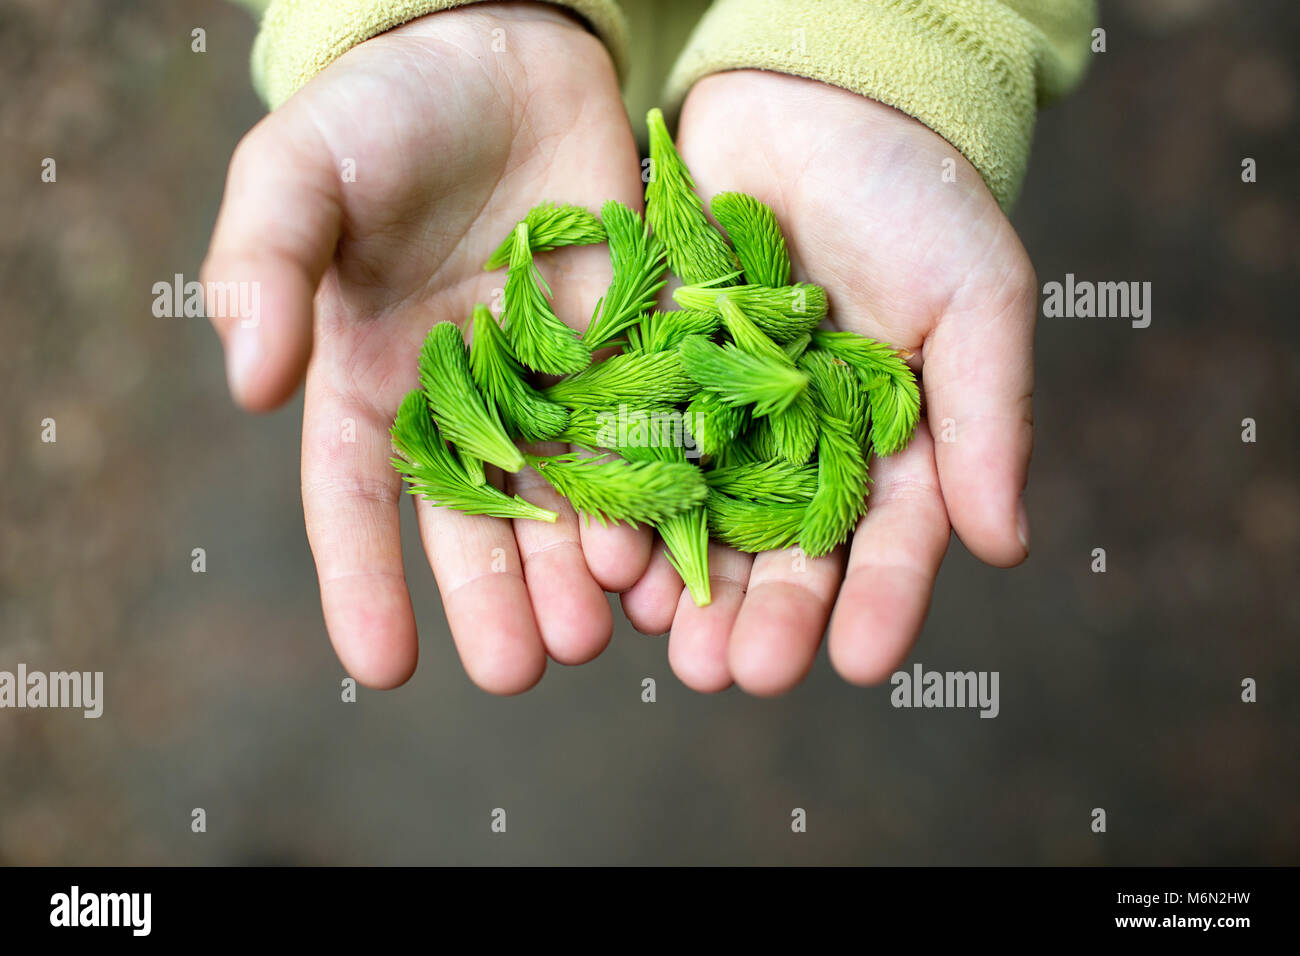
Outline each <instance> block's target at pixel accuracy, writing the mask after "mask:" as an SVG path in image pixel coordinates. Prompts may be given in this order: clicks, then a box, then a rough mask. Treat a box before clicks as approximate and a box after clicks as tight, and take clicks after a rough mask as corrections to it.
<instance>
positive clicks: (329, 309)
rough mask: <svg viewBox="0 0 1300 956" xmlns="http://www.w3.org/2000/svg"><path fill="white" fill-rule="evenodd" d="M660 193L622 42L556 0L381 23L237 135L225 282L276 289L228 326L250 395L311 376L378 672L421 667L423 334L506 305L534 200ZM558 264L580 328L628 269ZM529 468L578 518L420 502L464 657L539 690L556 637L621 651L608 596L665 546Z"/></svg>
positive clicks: (360, 641)
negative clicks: (642, 152)
mask: <svg viewBox="0 0 1300 956" xmlns="http://www.w3.org/2000/svg"><path fill="white" fill-rule="evenodd" d="M640 192H641V181H640V167H639V162H638V157H637V153H636V146H635V143H634V140H633V136H632V133H631V131H630V128H629V125H628V121H627V116H626V113H625V112H624V108H623V104H622V101H621V99H620V97H619V91H618V85H617V81H616V79H615V75H614V69H613V67H612V65H611V63H610V60H609V57H608V55H607V53H606V51H605V49H604V47H603V46H602V45H601V43H600V42H599V41H598V40H597V39H596V38H595V37H593V36H592V35H591V34H589V33H588V32H587V31H586V30H585V29H583V27H582V26H581V25H580V24H579V23H578V22H577V21H576V20H574V19H572V18H571V17H570V16H569V15H568V14H566V13H563V12H561V11H560V10H558V9H557V8H554V7H550V6H548V5H546V4H538V3H523V4H513V3H492V4H475V5H472V6H468V7H463V8H459V9H455V10H451V11H446V12H442V13H437V14H434V15H432V16H428V17H425V18H422V19H420V20H416V21H414V22H412V23H410V24H407V25H405V26H403V27H401V28H399V29H395V30H392V31H390V32H388V33H385V34H383V35H381V36H378V37H376V38H374V39H372V40H369V41H367V42H366V43H363V44H361V45H359V46H358V47H356V48H354V49H353V50H351V51H349V52H348V53H346V54H344V55H343V56H342V57H340V58H339V59H338V60H337V61H335V62H334V63H333V64H332V65H330V66H329V67H328V68H326V69H325V70H324V71H323V72H322V73H321V74H320V75H319V76H318V77H316V78H315V79H314V80H312V81H311V82H310V83H309V84H308V85H307V86H305V87H304V88H303V89H302V90H301V91H299V92H298V93H297V94H296V95H295V96H294V97H292V98H291V99H290V100H289V101H288V102H287V103H286V104H284V105H283V106H282V107H281V108H280V109H278V110H276V111H275V112H273V113H272V114H270V115H269V116H267V117H266V118H265V119H264V120H263V121H262V122H261V123H259V124H258V125H257V126H256V127H255V128H254V129H253V130H252V131H250V132H249V134H248V135H247V136H246V137H245V139H244V140H243V141H242V142H241V143H240V145H239V147H238V149H237V150H236V152H235V155H234V157H233V159H232V161H231V164H230V172H229V177H228V180H227V184H226V193H225V197H224V200H223V203H222V207H221V212H220V215H219V217H218V221H217V225H216V228H215V231H214V234H213V237H212V243H211V248H210V251H209V254H208V257H207V260H206V262H205V263H204V270H203V277H204V280H205V281H207V282H220V283H229V282H247V283H256V284H257V288H258V290H259V294H258V300H257V301H258V304H259V307H260V308H259V311H260V314H259V315H258V316H257V317H256V322H254V321H253V318H252V317H249V316H247V315H245V316H242V317H241V316H239V315H236V314H231V315H228V316H225V317H221V316H218V317H216V318H214V324H215V325H216V327H217V331H218V333H219V334H220V336H221V338H222V341H223V343H224V347H225V351H226V361H227V369H228V376H229V379H230V387H231V390H232V392H233V394H234V396H235V398H236V400H237V401H238V402H239V403H240V404H242V405H243V406H244V407H246V408H248V409H250V410H266V409H270V408H273V407H276V406H277V405H279V404H281V403H283V402H284V401H285V400H286V399H287V398H288V397H289V396H290V395H292V394H293V393H294V392H295V391H296V389H297V387H298V385H299V383H300V382H301V381H302V380H303V377H304V376H305V377H306V394H305V406H304V418H303V441H302V497H303V508H304V512H305V516H306V524H307V533H308V538H309V540H310V543H311V548H312V552H313V554H314V556H315V559H316V568H317V573H318V576H319V578H320V590H321V603H322V606H323V610H324V615H325V623H326V626H327V629H328V631H329V635H330V638H331V640H332V642H333V644H334V647H335V649H336V651H337V653H338V656H339V658H340V659H341V661H342V663H343V665H344V667H345V668H346V669H347V670H348V672H349V673H351V674H352V675H353V676H355V677H356V678H357V679H358V680H359V681H361V682H362V683H363V684H367V685H369V686H373V687H392V686H395V685H397V684H400V683H402V682H403V681H405V680H406V679H407V678H408V677H409V676H410V675H411V673H412V672H413V670H414V668H415V663H416V657H417V640H416V625H415V618H414V615H413V612H412V607H411V600H410V596H409V593H408V590H407V586H406V580H405V575H404V571H403V566H402V551H401V541H400V534H399V512H398V503H399V501H400V499H401V497H402V484H401V482H400V480H399V478H398V476H397V474H396V472H395V471H394V470H393V468H392V467H391V466H390V464H389V459H390V457H391V449H390V443H389V435H388V429H389V426H390V424H391V423H392V420H393V416H394V414H395V412H396V410H397V407H398V405H399V403H400V402H401V399H402V397H403V395H404V394H405V393H406V392H407V391H409V390H410V389H411V388H414V387H416V386H417V385H418V377H417V372H416V358H417V355H418V353H419V346H420V343H421V341H422V340H423V339H424V336H425V334H426V333H427V332H428V330H429V328H430V326H432V325H433V324H434V323H435V322H438V321H441V320H447V319H450V320H454V321H457V322H461V323H464V321H465V320H466V319H467V318H468V317H469V315H470V312H471V309H472V307H473V305H474V304H475V303H476V302H484V303H494V300H495V299H496V298H497V296H498V293H497V290H498V289H499V288H500V287H501V286H502V285H503V284H504V275H503V274H502V273H485V272H484V271H483V268H482V265H483V262H484V261H485V260H486V259H487V257H488V256H489V254H490V253H491V252H492V251H493V249H494V248H495V247H496V245H497V244H498V243H499V242H500V241H501V240H502V239H503V238H505V236H506V235H507V234H508V233H509V231H510V229H511V227H512V226H513V225H514V223H515V222H516V221H517V220H518V219H519V218H521V217H522V216H523V214H524V213H525V212H526V211H527V210H528V209H529V208H530V207H531V206H533V205H535V204H536V203H537V202H540V201H542V200H548V199H549V200H554V201H557V202H568V203H576V204H578V205H582V206H585V207H587V208H589V209H592V210H598V209H599V208H600V205H601V203H602V202H604V201H605V200H607V199H618V200H621V201H623V202H625V203H627V204H629V205H631V206H632V207H633V208H640V202H641V199H640ZM538 264H539V266H540V268H541V269H542V271H543V274H544V275H545V276H546V277H547V279H548V280H549V281H550V283H551V287H552V289H553V290H554V291H555V293H556V296H557V298H556V301H555V309H556V312H557V314H558V315H560V316H561V317H562V318H565V319H566V320H567V321H569V322H570V324H572V325H574V326H575V327H578V328H581V327H582V326H583V325H584V324H585V322H586V321H587V319H588V318H589V316H590V313H591V308H592V304H593V303H594V302H595V301H596V298H597V297H598V296H599V295H600V294H601V292H602V291H603V290H604V287H605V285H606V284H607V283H608V281H609V275H610V271H609V265H608V257H607V253H606V251H605V249H604V247H603V246H590V247H586V248H575V249H568V250H561V251H557V252H553V253H547V254H546V255H544V256H541V257H539V260H538ZM550 450H559V449H558V448H553V449H550ZM506 482H507V485H508V486H509V490H511V491H512V492H517V493H519V494H521V495H522V496H523V497H525V498H528V499H529V500H531V501H533V502H536V503H537V504H539V505H542V506H544V507H547V508H550V509H553V510H555V511H558V512H559V513H560V518H559V520H558V521H557V522H556V523H555V524H554V525H550V524H545V523H542V522H536V521H527V522H525V521H521V522H518V523H517V524H513V525H512V523H511V522H509V521H505V520H501V519H494V518H485V517H474V516H468V515H463V514H460V513H457V512H453V511H449V510H447V509H444V508H434V507H433V506H431V505H430V504H429V503H428V502H427V501H419V502H418V504H417V511H418V515H419V528H420V535H421V538H422V541H423V544H424V549H425V552H426V553H427V555H428V558H429V562H430V564H431V566H432V568H433V572H434V575H435V577H436V579H437V582H438V587H439V589H440V590H441V593H442V597H443V602H444V605H445V608H446V613H447V620H448V623H449V625H450V628H451V631H452V634H453V636H454V638H455V641H456V646H457V649H458V651H459V653H460V656H461V660H462V662H463V664H464V666H465V668H466V670H467V672H468V673H469V675H470V676H471V678H472V679H473V680H474V681H475V682H476V683H478V684H479V685H480V686H482V687H483V688H485V689H487V690H490V691H493V692H497V693H513V692H518V691H521V690H524V689H526V688H528V687H530V686H531V685H532V684H534V683H535V682H536V681H537V680H538V679H539V678H540V677H541V675H542V672H543V670H544V669H545V666H546V660H547V656H548V655H549V656H550V657H552V658H554V659H555V660H557V661H560V662H562V663H579V662H582V661H585V660H588V659H590V658H591V657H594V656H595V655H596V654H598V653H599V652H600V651H601V649H602V648H603V647H604V646H605V644H606V643H607V642H608V640H609V636H610V632H611V629H612V620H611V615H610V610H609V605H608V603H607V600H606V597H605V594H604V591H605V590H606V589H608V590H613V591H620V590H624V589H626V588H627V587H628V586H630V585H631V584H632V583H633V582H634V581H636V580H637V579H638V578H640V577H641V575H642V572H643V571H644V569H645V567H646V564H647V562H648V561H649V557H650V537H649V533H648V532H646V531H645V530H639V531H634V530H631V529H629V528H626V527H620V526H612V527H610V528H602V527H600V526H599V525H594V524H593V525H592V526H590V527H588V526H586V525H582V526H580V525H579V522H578V520H577V518H576V516H575V515H574V512H573V509H572V508H571V507H569V506H568V504H567V502H565V501H563V500H562V499H561V498H560V497H559V496H558V495H556V494H555V493H554V492H553V491H552V490H551V488H550V487H549V486H548V485H546V484H545V483H544V482H542V481H541V479H540V478H539V477H538V476H536V475H535V474H533V473H531V472H530V471H529V469H525V470H524V472H522V473H520V474H519V475H517V476H515V475H511V476H506Z"/></svg>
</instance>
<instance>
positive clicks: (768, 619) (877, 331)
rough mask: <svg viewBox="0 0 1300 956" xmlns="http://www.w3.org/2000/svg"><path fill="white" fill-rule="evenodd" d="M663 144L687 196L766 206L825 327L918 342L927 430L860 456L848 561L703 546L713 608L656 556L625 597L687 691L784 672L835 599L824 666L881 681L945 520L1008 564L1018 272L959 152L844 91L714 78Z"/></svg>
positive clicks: (779, 685)
mask: <svg viewBox="0 0 1300 956" xmlns="http://www.w3.org/2000/svg"><path fill="white" fill-rule="evenodd" d="M679 144H680V146H681V149H682V152H683V155H684V157H685V159H686V162H687V164H688V166H689V167H690V168H691V170H692V172H693V174H694V175H695V178H696V181H697V185H698V186H699V189H700V192H701V194H702V195H704V196H706V197H707V196H709V195H712V194H713V193H715V192H719V191H722V190H740V191H743V192H748V193H752V194H754V195H756V196H757V197H759V198H760V199H762V200H764V201H765V202H767V203H769V204H770V205H771V206H772V207H773V208H774V209H775V211H776V215H777V218H778V220H779V221H780V222H781V223H782V226H783V228H784V231H785V233H786V236H787V239H788V241H789V244H790V248H791V257H792V260H793V265H794V271H795V274H796V277H797V278H800V279H805V280H808V281H812V282H815V283H817V284H819V285H822V286H824V287H825V288H826V289H827V292H828V297H829V299H830V302H831V309H832V320H833V321H834V323H835V324H836V325H838V326H839V327H840V328H844V329H849V330H852V331H855V332H859V333H861V334H863V335H868V336H871V337H873V338H878V339H882V340H885V341H888V342H891V343H893V344H895V345H898V346H901V347H905V348H907V349H910V350H911V351H913V352H914V353H915V360H914V361H915V364H916V365H918V366H919V367H920V368H921V370H922V372H923V384H924V391H925V396H926V401H927V405H928V416H929V424H930V429H931V430H933V432H934V435H935V437H936V438H939V439H940V441H938V442H934V441H932V440H931V438H930V436H929V435H927V434H925V432H926V427H925V426H926V423H925V422H922V426H921V428H919V429H918V435H917V438H916V439H915V440H914V441H913V443H912V445H911V446H910V447H909V449H908V450H907V451H906V452H904V453H902V454H900V455H897V456H895V457H893V458H891V459H884V460H882V459H876V460H875V461H874V462H873V465H872V478H873V482H874V483H873V486H872V491H871V501H872V508H871V510H870V512H869V514H868V517H867V518H865V519H864V521H863V523H862V525H860V527H859V530H858V534H857V535H856V536H855V539H854V544H853V546H852V551H851V554H849V555H845V554H843V553H836V554H832V555H830V556H827V557H825V558H821V559H817V560H815V561H806V562H805V561H803V560H802V559H800V558H799V557H798V555H796V554H792V553H789V552H779V553H770V554H765V555H760V556H758V557H757V558H756V559H751V558H749V557H748V556H745V555H741V554H738V553H736V552H731V551H728V550H726V549H719V550H718V552H717V554H716V555H715V557H714V561H713V568H714V572H715V573H716V574H718V575H720V577H721V579H722V581H721V587H720V588H717V589H715V597H716V600H715V602H714V604H713V606H711V607H709V608H704V609H699V608H695V607H694V606H693V605H691V604H690V602H689V601H688V600H687V599H684V598H683V599H680V600H679V601H666V600H665V599H664V590H663V588H662V587H656V586H654V585H653V582H654V580H655V575H656V567H655V566H652V568H651V570H650V572H648V574H647V577H646V579H645V580H644V581H643V583H642V584H641V585H638V587H637V588H635V589H633V591H632V592H630V593H629V594H628V595H627V596H626V597H625V601H624V604H625V607H626V608H627V610H628V613H629V615H630V616H632V617H633V619H634V621H636V622H637V623H638V625H639V626H643V627H644V628H645V629H648V630H655V631H662V630H666V629H667V627H668V625H669V623H670V622H671V626H672V637H671V640H670V647H669V655H670V658H671V659H672V661H673V665H674V667H675V668H676V670H677V672H678V674H679V675H681V676H682V678H683V680H685V681H686V682H687V683H689V684H691V685H692V686H695V687H697V688H699V689H705V690H708V689H719V688H721V687H725V686H727V685H728V684H730V683H731V682H732V681H733V680H735V681H737V682H739V683H741V684H742V686H744V687H746V689H749V690H752V691H755V692H759V693H765V692H777V691H780V690H784V689H786V688H788V687H789V686H791V685H793V684H794V683H796V682H797V681H798V680H799V679H801V678H802V676H803V675H804V673H806V671H807V669H808V667H809V666H810V665H811V662H812V659H813V655H814V654H815V652H816V649H817V646H818V644H819V642H820V640H821V636H822V632H823V630H824V629H825V626H826V623H827V621H828V620H829V619H830V618H831V615H832V609H834V621H833V622H832V627H831V638H830V640H831V648H830V650H831V656H832V659H833V661H834V662H835V664H836V666H837V668H838V669H839V670H840V672H841V673H842V674H844V675H845V676H846V677H848V678H849V679H851V680H855V681H859V682H870V681H876V680H880V679H883V678H884V677H885V676H886V675H887V674H888V672H889V671H890V670H891V669H892V668H893V667H895V666H897V664H898V662H899V661H900V660H901V659H902V657H903V656H904V655H905V654H906V652H907V650H908V648H909V647H910V644H911V642H912V640H913V639H914V638H915V635H916V633H917V632H918V631H919V629H920V626H921V623H922V621H923V619H924V615H925V610H926V608H927V606H928V603H929V596H930V590H931V586H932V583H933V579H934V576H935V574H936V572H937V569H938V565H939V562H940V560H941V559H942V555H943V552H944V549H945V547H946V543H947V539H948V533H949V516H950V515H951V517H952V523H953V525H954V526H955V527H956V528H957V530H958V532H959V533H960V534H961V535H962V538H963V540H964V541H965V543H966V544H967V545H968V547H970V548H971V550H972V551H974V552H975V553H976V554H977V555H979V556H980V557H982V558H984V559H985V560H987V561H989V562H990V563H994V564H1000V565H1007V564H1014V563H1018V562H1019V561H1020V560H1021V559H1023V557H1024V554H1025V549H1024V547H1023V546H1022V545H1021V542H1020V541H1019V540H1018V539H1017V535H1016V530H1015V521H1014V516H1015V509H1016V498H1017V497H1018V495H1019V492H1020V489H1021V487H1022V486H1023V481H1024V463H1025V459H1027V456H1028V442H1029V428H1028V421H1029V418H1028V415H1029V405H1028V403H1029V392H1030V388H1031V384H1030V366H1029V360H1030V353H1031V335H1032V308H1033V296H1034V293H1033V289H1034V284H1035V283H1034V280H1033V277H1032V269H1031V268H1030V267H1029V265H1028V261H1027V259H1026V257H1025V254H1024V251H1023V249H1022V248H1021V247H1020V244H1019V241H1018V240H1017V238H1016V236H1015V233H1014V231H1013V230H1012V228H1011V226H1010V224H1009V223H1008V222H1007V220H1006V218H1005V217H1004V216H1003V215H1002V213H1001V211H1000V210H999V208H998V207H997V205H996V203H995V202H994V200H993V198H992V196H991V195H990V194H989V193H988V191H987V189H986V188H985V187H984V186H983V184H982V182H981V181H980V179H979V176H978V174H977V173H976V172H975V171H974V169H972V168H971V167H970V166H969V164H967V162H966V161H965V160H964V159H963V158H962V157H961V155H960V154H959V153H957V151H956V150H955V149H953V148H952V147H951V146H950V145H949V144H948V143H946V142H945V141H944V140H942V139H941V138H940V137H938V136H937V135H935V134H934V133H933V132H931V131H930V130H928V129H926V128H925V127H924V126H922V125H921V124H919V123H917V122H916V121H914V120H912V119H910V118H908V117H906V116H904V115H903V114H901V113H898V112H896V111H895V110H892V109H890V108H889V107H886V106H882V105H881V104H878V103H874V102H872V101H870V100H866V99H864V98H862V97H859V96H857V95H855V94H852V93H849V92H846V91H843V90H839V89H835V88H833V87H829V86H826V85H823V84H820V83H816V82H813V81H809V80H803V79H798V78H793V77H788V76H780V75H774V74H758V73H750V72H734V73H726V74H719V75H716V76H713V77H710V78H708V79H706V80H704V81H702V82H701V83H700V84H699V85H697V86H696V87H695V89H694V90H693V91H692V93H691V95H690V97H689V98H688V99H687V102H686V106H685V109H684V111H683V116H682V123H681V129H680V133H679ZM945 173H947V174H948V175H945ZM954 177H955V181H954ZM839 550H840V552H843V551H844V550H845V549H839ZM846 559H847V576H845V567H846Z"/></svg>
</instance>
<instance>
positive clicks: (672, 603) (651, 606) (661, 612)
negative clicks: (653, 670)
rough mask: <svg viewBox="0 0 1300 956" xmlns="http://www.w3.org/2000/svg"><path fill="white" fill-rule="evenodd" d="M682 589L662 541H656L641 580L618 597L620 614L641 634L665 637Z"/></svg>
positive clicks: (682, 586) (682, 585)
mask: <svg viewBox="0 0 1300 956" xmlns="http://www.w3.org/2000/svg"><path fill="white" fill-rule="evenodd" d="M684 588H685V585H684V584H683V583H682V578H681V575H679V574H678V573H677V569H676V568H674V567H673V565H672V562H671V561H669V560H668V552H667V549H666V548H665V546H664V543H663V541H661V540H658V539H656V540H655V543H654V550H653V552H652V553H651V555H650V562H649V564H648V565H647V566H646V570H645V573H644V574H643V575H641V580H639V581H637V582H636V583H635V584H633V585H632V586H631V587H630V588H628V589H627V590H625V591H624V592H623V593H622V595H621V600H622V602H623V613H624V614H626V615H627V619H628V620H629V621H631V622H632V626H633V627H635V628H636V629H637V630H638V631H640V632H641V633H642V634H667V633H668V630H669V628H671V627H672V626H673V614H674V613H675V612H676V611H677V603H678V601H679V600H681V596H682V590H683V589H684Z"/></svg>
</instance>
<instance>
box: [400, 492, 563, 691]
mask: <svg viewBox="0 0 1300 956" xmlns="http://www.w3.org/2000/svg"><path fill="white" fill-rule="evenodd" d="M416 514H417V515H418V516H419V525H420V540H421V541H422V542H423V543H424V552H425V554H426V555H428V557H429V566H430V567H431V568H432V569H433V576H434V579H435V580H436V581H437V582H438V591H439V593H440V594H441V595H442V604H443V607H444V609H445V610H446V613H447V627H448V628H449V629H450V630H451V636H452V640H454V641H455V642H456V651H457V653H459V654H460V660H461V664H462V665H464V667H465V673H467V674H468V675H469V678H470V680H472V681H473V682H474V683H475V684H477V685H478V686H479V687H481V688H483V689H484V690H485V691H488V692H489V693H492V694H518V693H522V692H523V691H526V690H528V688H530V687H532V686H533V685H534V684H536V683H537V682H538V681H539V680H541V678H542V674H543V673H545V671H546V649H545V648H544V647H543V646H542V636H541V634H540V632H539V631H538V629H537V622H536V620H535V619H534V618H533V608H532V603H531V602H530V600H529V596H528V586H527V585H526V584H525V583H524V569H523V562H522V560H521V559H520V557H519V547H518V545H517V544H516V543H515V533H514V529H513V528H512V527H511V524H510V522H509V521H507V520H505V519H503V518H488V517H484V516H482V515H467V514H462V513H461V512H459V511H453V510H452V509H450V508H437V507H434V506H433V505H432V504H431V503H430V502H428V501H424V500H417V503H416Z"/></svg>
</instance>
